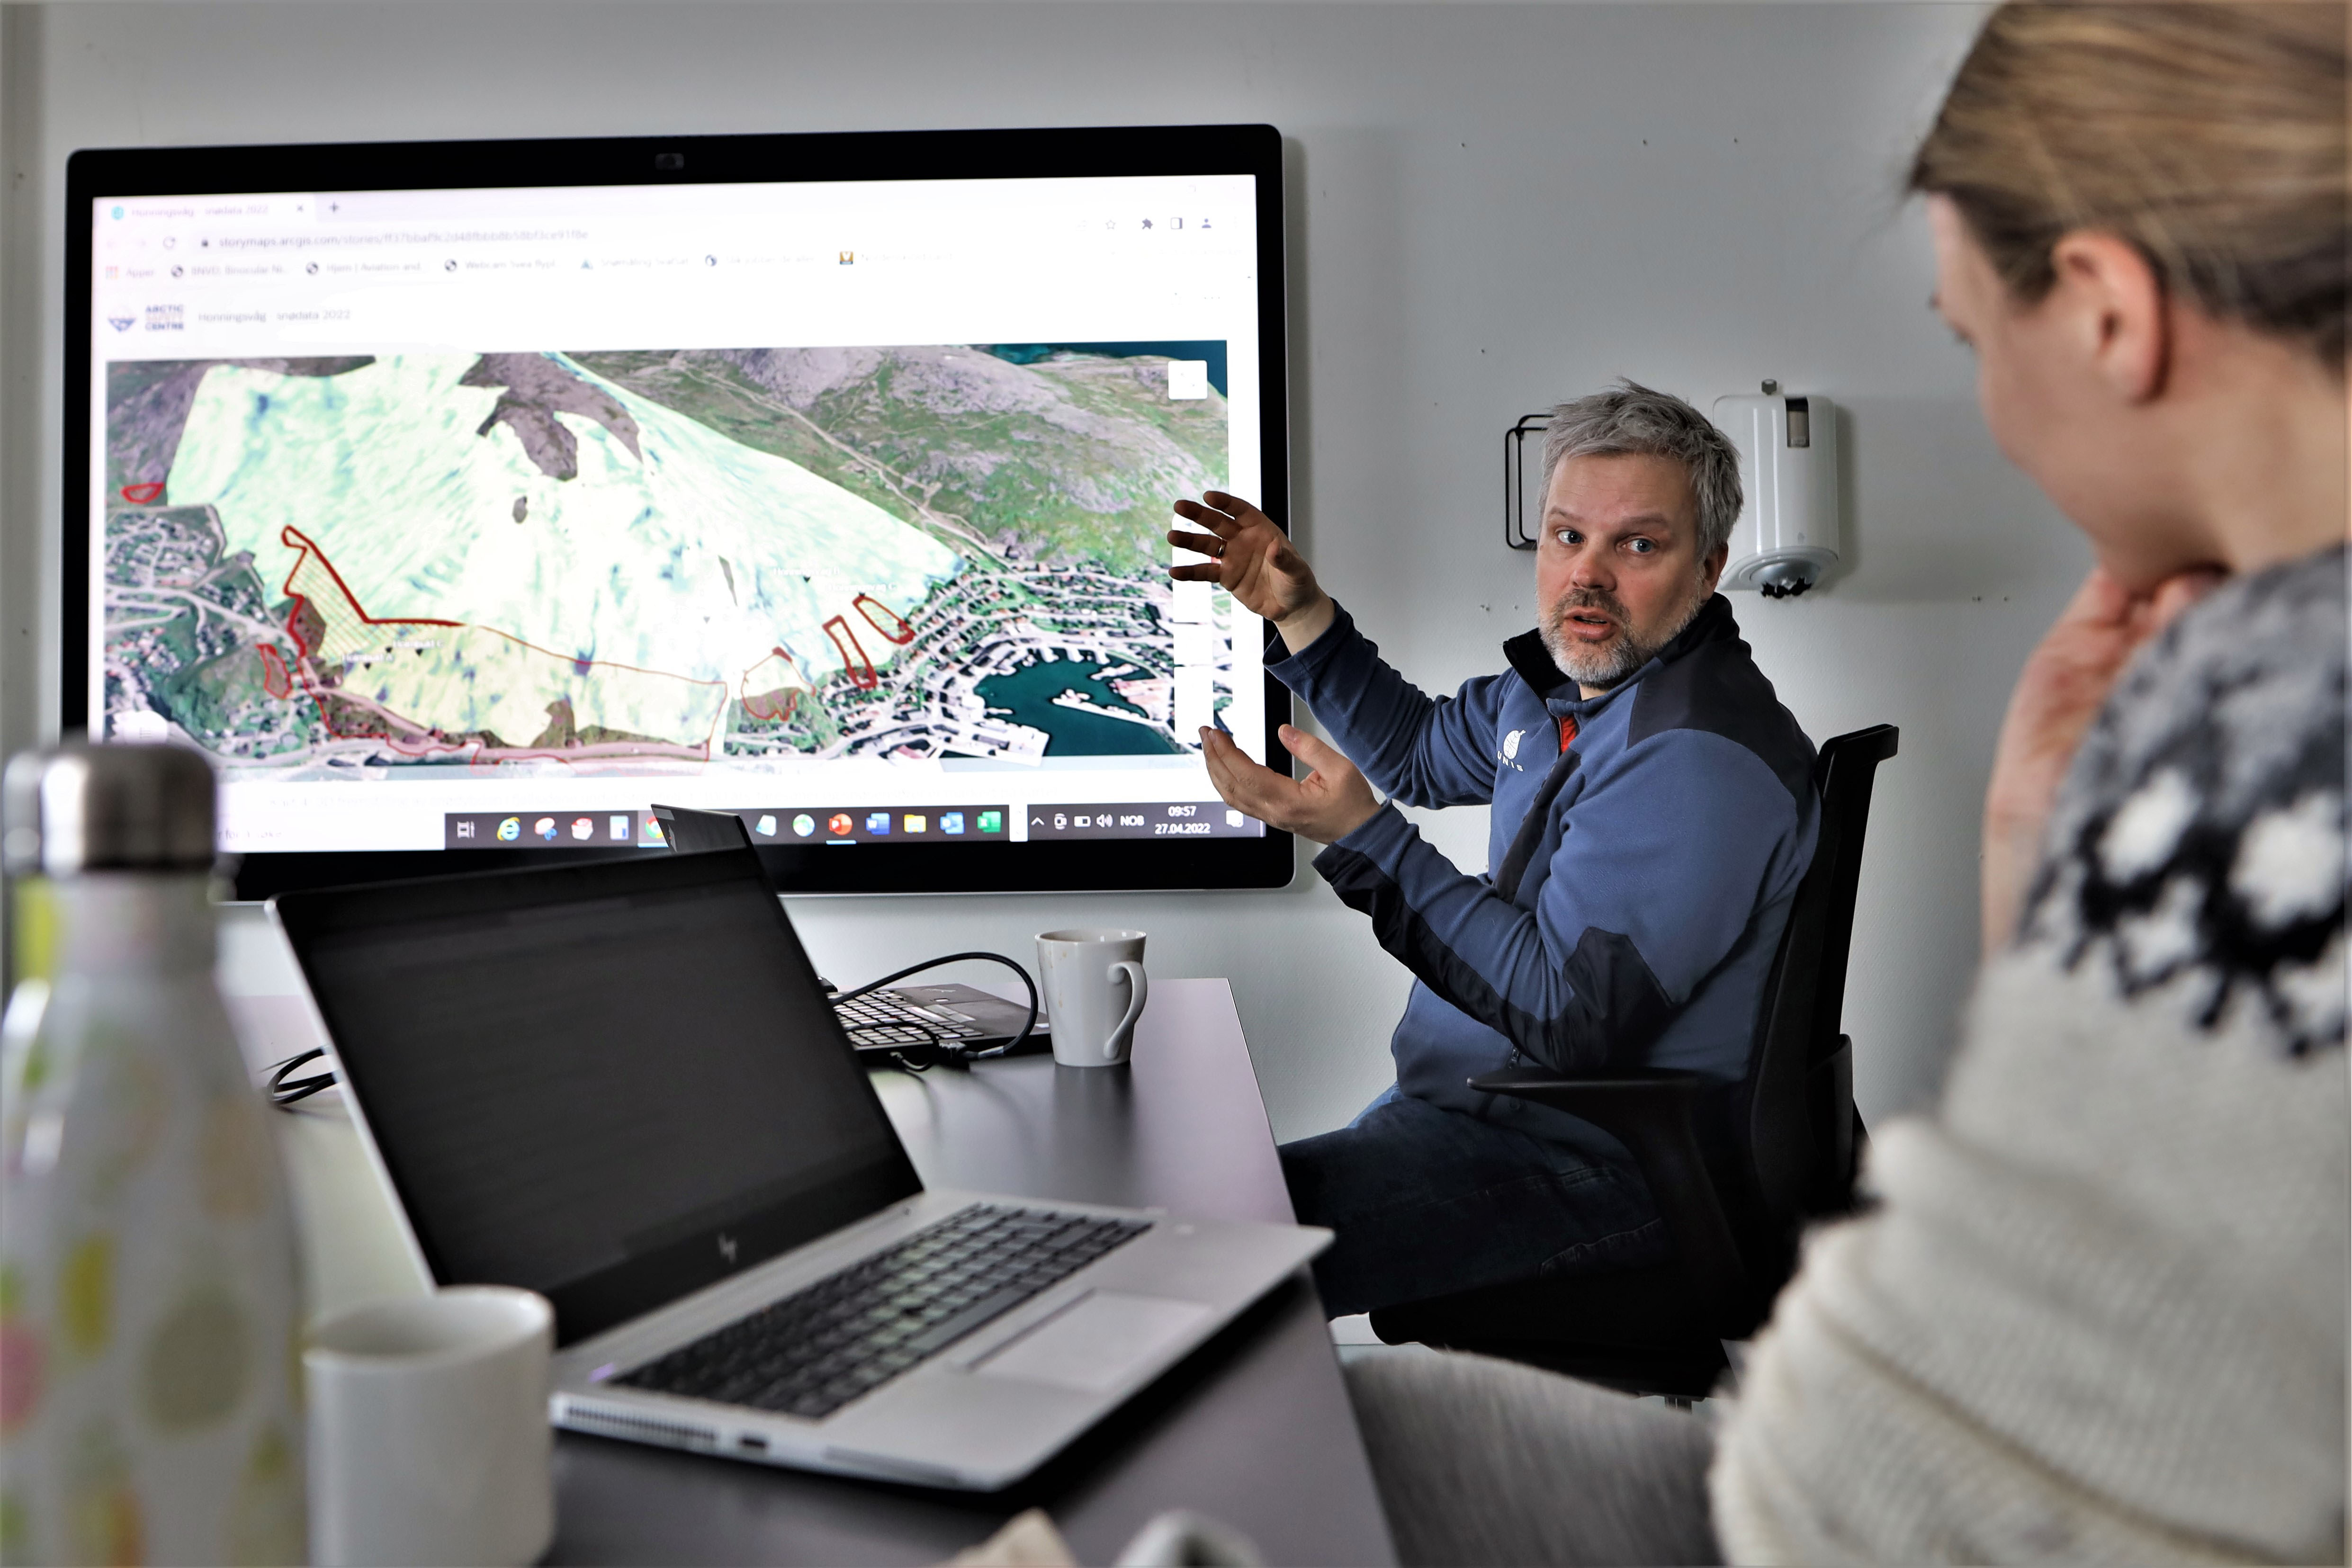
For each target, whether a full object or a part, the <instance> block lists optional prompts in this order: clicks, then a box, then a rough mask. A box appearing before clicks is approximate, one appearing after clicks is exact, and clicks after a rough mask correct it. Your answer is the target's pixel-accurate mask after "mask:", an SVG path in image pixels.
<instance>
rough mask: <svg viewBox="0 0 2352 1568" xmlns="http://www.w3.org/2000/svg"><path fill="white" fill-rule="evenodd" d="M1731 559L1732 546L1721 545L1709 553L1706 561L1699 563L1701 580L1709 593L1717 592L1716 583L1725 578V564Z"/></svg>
mask: <svg viewBox="0 0 2352 1568" xmlns="http://www.w3.org/2000/svg"><path fill="white" fill-rule="evenodd" d="M1729 559H1731V546H1730V545H1729V544H1719V545H1717V546H1716V547H1715V548H1714V549H1711V550H1709V551H1707V552H1706V559H1705V560H1703V561H1701V562H1699V566H1698V575H1699V580H1700V581H1701V582H1702V583H1704V584H1705V585H1706V591H1707V592H1709V593H1713V592H1714V591H1715V585H1716V583H1717V581H1719V580H1721V579H1722V577H1723V568H1724V563H1725V562H1727V561H1728V560H1729Z"/></svg>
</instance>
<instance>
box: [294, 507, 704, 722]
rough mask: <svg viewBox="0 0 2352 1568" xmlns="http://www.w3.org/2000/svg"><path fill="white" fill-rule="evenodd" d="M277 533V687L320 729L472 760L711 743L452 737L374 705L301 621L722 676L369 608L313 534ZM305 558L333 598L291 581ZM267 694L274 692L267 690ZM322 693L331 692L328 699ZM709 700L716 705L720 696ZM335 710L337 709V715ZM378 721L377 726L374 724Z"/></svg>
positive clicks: (632, 668) (620, 667)
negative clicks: (535, 742) (281, 575)
mask: <svg viewBox="0 0 2352 1568" xmlns="http://www.w3.org/2000/svg"><path fill="white" fill-rule="evenodd" d="M278 540H279V542H280V543H281V544H283V545H285V546H286V548H287V549H290V550H293V551H295V552H296V554H295V559H294V564H293V566H292V567H291V568H290V569H289V570H288V571H287V573H286V581H285V585H284V587H283V588H282V590H281V591H282V592H284V593H285V594H286V596H287V597H288V598H289V600H291V601H292V602H293V608H292V610H291V611H290V612H289V614H288V615H287V617H286V632H287V635H288V636H289V638H291V639H292V640H293V643H294V649H295V667H294V671H293V673H292V674H290V676H289V690H288V692H286V693H285V694H282V695H292V692H291V689H290V685H291V684H299V685H300V686H301V688H302V691H303V693H304V694H305V695H308V696H309V697H310V700H311V702H312V703H313V705H314V706H316V707H317V708H318V712H319V719H320V723H321V724H322V725H324V726H325V727H326V729H327V732H328V733H329V734H330V735H331V736H333V737H336V738H337V739H339V740H375V741H380V742H382V743H383V746H384V747H385V748H386V749H388V750H390V751H393V752H394V753H396V754H397V755H400V756H403V757H408V758H420V759H421V758H431V757H450V756H457V755H461V754H463V755H466V756H467V757H468V758H470V759H471V760H473V761H476V762H486V763H498V762H520V761H526V760H530V759H532V758H550V759H552V760H555V761H578V760H583V759H586V758H600V757H615V756H635V757H643V756H667V757H680V758H696V759H698V760H703V761H708V760H709V757H710V750H711V745H710V739H711V737H709V736H705V737H703V739H702V740H701V741H700V742H698V743H696V744H692V745H686V744H680V743H677V742H665V741H652V740H629V741H621V742H612V743H591V744H581V743H579V742H576V741H575V742H573V743H572V744H571V745H568V746H562V747H545V746H489V745H486V744H484V743H483V742H482V741H481V740H480V739H478V738H457V737H450V736H448V735H446V734H445V733H444V732H443V731H441V730H440V729H438V728H436V727H433V726H431V725H427V724H421V723H419V722H417V721H416V720H414V719H411V718H409V717H407V716H404V715H401V714H396V713H394V712H392V711H391V710H390V709H387V708H384V707H382V706H378V705H377V704H375V703H373V702H372V701H370V700H369V699H368V698H366V697H365V696H362V695H359V694H357V693H355V692H352V691H351V690H349V689H347V688H345V687H343V686H341V685H338V684H337V683H335V682H332V681H330V680H328V679H327V678H326V676H325V675H324V674H322V673H321V670H320V648H319V647H318V645H317V644H316V643H313V642H312V641H311V639H310V635H309V634H308V633H307V632H306V629H305V623H306V621H307V622H310V624H311V625H314V626H317V627H320V628H323V627H325V626H327V625H329V624H330V621H329V616H330V614H331V612H333V611H335V610H341V611H342V612H347V613H348V614H349V615H350V616H351V617H352V619H353V620H356V621H357V622H359V623H360V624H362V625H363V626H367V627H370V628H376V627H383V628H387V629H390V630H391V631H392V632H393V634H394V637H395V638H396V637H397V635H398V632H399V629H401V628H404V627H438V628H442V629H445V630H450V631H457V632H477V633H480V634H483V635H487V636H491V637H496V638H499V639H500V640H502V641H504V642H506V643H510V644H512V645H513V646H514V647H516V648H519V649H522V650H525V651H527V652H529V653H535V654H538V655H540V656H541V657H543V658H548V659H554V660H559V661H561V662H562V663H564V664H570V665H572V668H573V670H574V671H575V672H576V673H577V674H580V675H582V676H583V677H584V676H587V675H589V674H593V673H594V672H596V671H598V670H609V671H615V672H625V673H627V674H639V675H653V676H657V677H659V678H662V679H665V680H672V681H679V682H683V683H685V684H687V685H697V686H713V687H719V688H720V689H722V690H723V689H724V683H722V682H719V681H707V680H698V679H696V678H695V677H693V676H690V675H677V674H670V673H669V672H667V671H666V670H647V669H643V668H640V667H639V666H637V665H635V664H616V663H614V662H612V661H609V660H601V659H585V658H581V657H579V656H578V655H575V654H569V653H555V652H554V651H552V650H551V649H547V648H541V647H540V646H538V645H537V644H536V643H528V642H525V641H524V640H523V639H521V638H520V637H516V636H513V635H511V634H510V633H509V632H501V631H499V630H498V629H497V628H496V627H493V626H478V625H475V624H473V623H472V622H464V621H442V620H436V619H431V618H427V617H424V616H402V617H378V616H373V615H370V614H369V613H368V612H367V611H366V609H365V608H364V607H363V606H362V604H361V603H360V601H359V596H358V595H357V594H356V593H353V592H352V588H351V585H350V584H349V583H347V582H345V581H344V580H343V578H342V574H341V572H339V571H337V570H335V565H334V562H333V561H331V559H328V557H327V552H326V551H325V550H323V549H320V548H319V545H318V544H317V542H316V541H315V540H313V539H311V538H310V537H309V536H308V535H306V534H304V533H303V532H302V531H301V530H300V529H299V528H290V527H289V528H286V529H285V530H283V531H282V532H281V533H280V534H279V536H278ZM309 563H315V564H316V565H317V566H318V567H319V568H320V570H323V571H324V572H325V573H326V574H327V577H328V579H329V580H331V582H332V583H333V585H334V591H335V594H336V596H337V597H338V598H339V599H340V600H341V604H340V605H322V604H319V603H317V602H316V601H315V599H314V596H313V595H312V594H310V593H306V592H304V591H303V590H302V589H301V588H300V587H299V586H298V580H299V578H300V577H301V576H302V572H303V568H304V566H305V565H306V564H309ZM263 653H264V659H263V671H264V674H263V683H264V686H265V689H267V688H268V685H269V680H270V669H271V666H270V656H271V655H274V654H275V653H276V650H275V649H270V648H266V647H265V648H264V650H263ZM284 667H285V666H284V664H283V662H282V661H280V662H279V663H278V669H279V670H281V671H282V670H283V669H284ZM271 695H281V694H278V692H276V691H275V690H272V691H271ZM330 698H331V699H332V704H331V705H330V701H329V699H330ZM717 706H718V707H719V710H720V711H722V712H723V710H724V704H723V703H721V704H719V705H717ZM339 710H340V711H341V713H342V714H343V715H344V716H343V717H341V718H339V716H338V714H339ZM352 715H356V716H357V718H356V721H354V720H353V719H352V717H351V716H352ZM713 722H714V727H715V725H716V720H715V719H714V721H713ZM379 726H380V727H379Z"/></svg>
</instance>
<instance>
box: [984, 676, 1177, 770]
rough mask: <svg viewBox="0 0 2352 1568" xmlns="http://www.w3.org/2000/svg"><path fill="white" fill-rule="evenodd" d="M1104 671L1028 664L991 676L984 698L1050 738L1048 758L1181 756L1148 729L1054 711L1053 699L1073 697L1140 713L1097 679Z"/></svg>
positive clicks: (1067, 710) (1070, 711)
mask: <svg viewBox="0 0 2352 1568" xmlns="http://www.w3.org/2000/svg"><path fill="white" fill-rule="evenodd" d="M1102 668H1103V666H1102V665H1100V664H1083V663H1076V662H1073V661H1070V660H1066V659H1059V660H1055V661H1052V662H1050V663H1045V664H1024V665H1023V666H1022V667H1021V668H1019V669H1017V670H1015V671H1013V673H1012V674H1009V675H992V676H990V677H989V678H988V679H987V680H984V681H982V682H981V683H980V696H981V700H982V702H985V703H986V704H987V705H988V706H990V707H991V708H992V709H996V710H1000V711H1002V710H1010V711H1011V713H1012V715H1013V722H1014V723H1016V724H1025V725H1028V726H1030V727H1033V728H1036V729H1042V730H1044V731H1045V733H1046V734H1048V735H1050V736H1052V737H1054V738H1053V740H1052V741H1051V742H1050V743H1048V744H1047V746H1046V747H1045V755H1046V756H1048V757H1139V756H1141V757H1164V756H1166V755H1168V754H1169V753H1171V752H1176V751H1181V750H1182V749H1183V748H1182V747H1179V746H1178V745H1176V744H1175V742H1173V741H1171V740H1170V739H1169V738H1168V737H1167V736H1165V735H1163V734H1161V733H1160V731H1159V730H1157V729H1154V728H1150V727H1147V726H1145V725H1140V724H1129V723H1128V722H1127V721H1126V720H1125V719H1118V718H1102V717H1099V716H1096V715H1094V714H1090V713H1084V712H1081V711H1079V710H1078V709H1076V708H1066V707H1056V706H1054V699H1055V697H1057V696H1059V695H1062V693H1064V692H1066V691H1074V692H1076V693H1077V694H1078V695H1081V696H1083V697H1085V698H1086V699H1087V701H1088V702H1090V703H1093V704H1094V705H1095V706H1097V707H1107V708H1119V709H1123V710H1124V711H1126V712H1129V713H1137V712H1139V711H1140V710H1139V709H1138V708H1137V707H1136V706H1134V705H1133V704H1132V703H1129V702H1127V701H1125V700H1124V699H1123V698H1121V697H1120V696H1119V695H1118V693H1117V692H1114V691H1112V690H1111V689H1110V683H1109V682H1108V681H1098V680H1096V679H1095V678H1094V677H1095V676H1096V675H1097V674H1098V673H1100V671H1101V670H1102Z"/></svg>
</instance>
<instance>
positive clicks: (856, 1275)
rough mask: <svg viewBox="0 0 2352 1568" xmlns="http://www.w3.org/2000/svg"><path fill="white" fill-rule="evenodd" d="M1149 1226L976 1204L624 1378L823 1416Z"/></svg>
mask: <svg viewBox="0 0 2352 1568" xmlns="http://www.w3.org/2000/svg"><path fill="white" fill-rule="evenodd" d="M1150 1228H1151V1227H1150V1221H1149V1220H1143V1219H1106V1218H1100V1217H1098V1216H1094V1215H1083V1214H1057V1213H1055V1212H1054V1211H1053V1210H1051V1209H1036V1208H1012V1207H1005V1206H1003V1205H1000V1204H988V1203H976V1204H973V1205H972V1206H971V1207H970V1208H966V1209H961V1210H959V1211H958V1212H957V1213H955V1214H952V1215H950V1216H949V1217H948V1218H945V1219H942V1220H940V1222H939V1223H938V1224H937V1225H932V1226H929V1227H927V1228H924V1229H922V1230H919V1231H918V1232H916V1233H915V1234H914V1235H913V1236H910V1237H908V1239H906V1240H904V1241H901V1242H899V1243H898V1245H897V1246H895V1247H892V1248H890V1249H888V1250H887V1251H883V1252H877V1253H876V1254H874V1255H873V1256H872V1257H870V1258H866V1259H862V1260H859V1261H857V1262H856V1263H853V1264H851V1265H850V1266H849V1267H848V1268H846V1269H844V1270H841V1271H840V1272H839V1273H837V1274H830V1275H827V1276H826V1277H825V1278H824V1279H822V1280H820V1281H817V1282H816V1283H815V1284H814V1285H811V1286H809V1287H807V1288H806V1289H804V1290H802V1291H796V1292H795V1293H793V1294H792V1295H789V1296H786V1297H785V1298H784V1299H783V1300H782V1301H778V1302H776V1303H774V1304H773V1305H772V1306H769V1307H764V1308H762V1309H761V1310H760V1311H759V1312H753V1313H752V1314H751V1316H750V1317H747V1318H739V1319H737V1320H736V1321H735V1322H731V1323H729V1324H728V1325H727V1326H726V1327H725V1328H722V1329H719V1330H717V1331H715V1332H713V1333H707V1334H705V1335H703V1336H702V1337H701V1338H700V1339H698V1340H696V1341H695V1342H694V1343H692V1344H688V1345H685V1346H682V1347H680V1348H679V1349H677V1350H674V1351H672V1352H670V1353H669V1354H667V1355H665V1356H663V1357H662V1358H661V1359H660V1360H658V1361H654V1362H649V1363H647V1364H646V1365H644V1366H641V1367H638V1368H637V1369H636V1370H635V1371H634V1372H632V1373H630V1374H628V1375H626V1376H625V1377H622V1378H620V1379H619V1380H618V1381H620V1382H622V1383H625V1384H628V1385H631V1386H633V1387H637V1388H649V1389H653V1390H655V1391H656V1392H658V1393H663V1394H682V1395H686V1396H689V1397H691V1398H696V1399H715V1400H718V1401H719V1402H720V1403H722V1404H727V1405H749V1406H754V1407H755V1408H758V1409H761V1410H777V1411H782V1413H783V1414H785V1415H787V1416H805V1417H808V1418H809V1419H811V1420H814V1419H816V1418H817V1417H819V1416H828V1415H830V1414H832V1413H833V1412H834V1411H835V1410H837V1409H839V1408H840V1407H841V1406H844V1405H846V1404H848V1403H849V1402H850V1401H851V1400H853V1399H855V1398H856V1397H857V1396H859V1395H861V1394H864V1393H865V1392H866V1391H867V1390H868V1389H870V1388H874V1387H877V1386H878V1385H881V1384H883V1383H886V1382H887V1381H889V1380H890V1379H891V1378H893V1377H896V1376H897V1375H898V1374H900V1373H902V1372H904V1371H906V1370H907V1369H908V1367H910V1366H913V1365H914V1364H916V1363H918V1362H919V1361H922V1360H924V1359H926V1358H927V1357H929V1356H932V1355H935V1354H938V1353H939V1352H940V1351H942V1350H945V1349H946V1348H947V1347H948V1346H950V1345H951V1344H953V1343H955V1342H956V1341H958V1340H960V1339H961V1338H963V1337H964V1336H965V1335H966V1334H969V1333H972V1332H973V1331H974V1330H976V1329H978V1328H980V1327H981V1326H982V1324H985V1323H987V1322H992V1320H994V1319H996V1318H999V1317H1002V1316H1003V1315H1004V1314H1005V1313H1006V1312H1010V1311H1012V1310H1013V1308H1014V1307H1017V1306H1019V1305H1020V1304H1021V1303H1022V1302H1023V1301H1027V1300H1028V1299H1029V1298H1030V1297H1032V1296H1034V1295H1035V1294H1036V1293H1037V1292H1038V1291H1043V1290H1045V1289H1047V1288H1048V1287H1050V1286H1052V1285H1054V1284H1055V1283H1056V1282H1058V1281H1062V1280H1066V1279H1067V1278H1068V1277H1069V1276H1070V1275H1072V1274H1075V1273H1076V1272H1077V1271H1078V1270H1080V1269H1083V1268H1085V1267H1086V1266H1087V1264H1089V1263H1091V1262H1093V1261H1094V1260H1096V1259H1097V1258H1099V1257H1101V1256H1102V1255H1103V1254H1104V1253H1106V1252H1108V1251H1109V1250H1111V1249H1113V1248H1115V1247H1119V1246H1123V1245H1125V1244H1126V1243H1127V1242H1129V1241H1132V1240H1134V1239H1135V1238H1137V1237H1138V1236H1140V1235H1141V1234H1142V1233H1143V1232H1144V1231H1146V1230H1148V1229H1150Z"/></svg>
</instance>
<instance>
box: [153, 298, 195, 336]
mask: <svg viewBox="0 0 2352 1568" xmlns="http://www.w3.org/2000/svg"><path fill="white" fill-rule="evenodd" d="M187 325H188V317H187V311H186V309H185V308H184V307H182V306H178V305H150V306H149V307H147V329H148V330H149V331H150V332H181V331H185V330H186V329H187Z"/></svg>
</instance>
